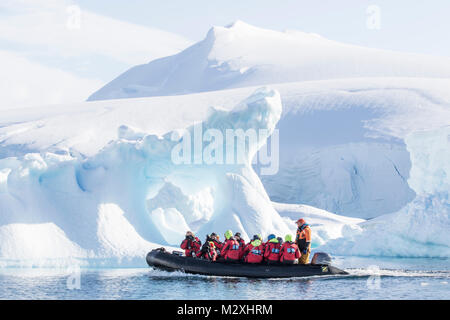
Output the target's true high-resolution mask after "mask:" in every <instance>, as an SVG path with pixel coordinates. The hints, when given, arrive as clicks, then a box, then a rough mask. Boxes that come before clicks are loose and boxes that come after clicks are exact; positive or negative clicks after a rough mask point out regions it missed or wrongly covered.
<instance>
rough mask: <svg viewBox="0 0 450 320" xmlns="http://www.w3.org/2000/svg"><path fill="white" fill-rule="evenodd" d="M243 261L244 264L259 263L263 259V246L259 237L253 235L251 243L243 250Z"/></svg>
mask: <svg viewBox="0 0 450 320" xmlns="http://www.w3.org/2000/svg"><path fill="white" fill-rule="evenodd" d="M243 256H244V261H245V262H246V263H261V262H262V261H263V259H264V244H263V243H262V242H261V237H260V236H259V235H254V236H253V239H252V241H250V243H249V244H247V246H246V247H245V249H244V253H243Z"/></svg>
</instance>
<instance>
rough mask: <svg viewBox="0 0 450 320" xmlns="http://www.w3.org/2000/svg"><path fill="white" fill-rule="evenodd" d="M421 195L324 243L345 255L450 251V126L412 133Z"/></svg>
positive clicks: (414, 179)
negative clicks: (395, 210)
mask: <svg viewBox="0 0 450 320" xmlns="http://www.w3.org/2000/svg"><path fill="white" fill-rule="evenodd" d="M406 144H407V148H408V150H409V152H410V153H411V162H412V168H411V176H410V178H409V181H408V182H409V185H410V186H411V187H412V188H413V189H414V191H415V192H416V197H415V198H414V200H413V201H411V202H410V203H408V204H407V205H406V206H405V207H404V208H402V209H401V210H399V211H398V212H396V213H393V214H389V215H384V216H381V217H378V218H376V219H373V220H370V221H368V222H365V223H362V224H360V225H359V226H357V227H353V228H350V229H349V230H346V231H345V232H344V234H343V235H344V237H342V238H339V239H336V240H334V241H331V242H330V243H328V244H327V245H325V247H324V249H325V250H329V251H332V252H335V253H341V254H345V255H368V256H369V255H379V256H401V257H447V258H448V257H450V233H449V230H450V200H449V192H450V174H449V172H450V152H449V150H450V126H446V127H442V128H439V129H435V130H428V131H418V132H415V133H412V134H410V135H409V136H408V137H407V138H406Z"/></svg>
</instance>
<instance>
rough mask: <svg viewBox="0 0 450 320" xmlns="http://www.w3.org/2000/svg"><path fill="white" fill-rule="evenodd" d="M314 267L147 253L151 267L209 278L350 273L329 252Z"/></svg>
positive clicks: (315, 259) (158, 251)
mask: <svg viewBox="0 0 450 320" xmlns="http://www.w3.org/2000/svg"><path fill="white" fill-rule="evenodd" d="M312 262H314V263H311V264H306V265H299V264H294V265H284V264H276V265H268V264H264V263H261V264H249V263H229V262H217V261H216V262H211V261H209V260H205V259H198V258H192V257H185V256H182V255H181V254H180V253H179V252H176V251H175V252H173V253H169V252H167V251H165V250H164V249H163V248H160V249H155V250H152V251H151V252H149V253H148V254H147V263H148V265H149V266H151V267H154V268H157V269H161V270H165V271H182V272H185V273H191V274H201V275H208V276H227V277H247V278H291V277H311V276H329V275H344V274H348V273H347V272H345V271H344V270H341V269H339V268H336V267H333V266H331V265H330V263H331V258H330V257H329V255H327V254H326V253H316V255H315V256H314V257H313V260H312Z"/></svg>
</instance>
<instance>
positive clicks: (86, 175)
mask: <svg viewBox="0 0 450 320" xmlns="http://www.w3.org/2000/svg"><path fill="white" fill-rule="evenodd" d="M281 112H282V107H281V99H280V95H279V93H278V92H277V91H275V90H271V89H267V88H261V89H259V90H257V91H256V92H255V93H254V94H252V95H251V96H250V97H249V98H247V99H245V100H244V101H242V102H241V103H239V104H238V105H237V106H236V107H235V108H234V109H232V110H231V111H227V110H223V109H218V108H212V109H210V111H209V116H208V117H207V119H206V120H204V121H203V122H200V123H197V124H194V125H191V126H189V127H187V128H186V129H181V130H173V131H170V132H168V133H166V134H164V135H155V134H145V133H142V132H139V131H138V130H137V129H135V128H131V127H127V126H125V125H122V126H120V127H119V128H118V136H119V138H117V139H116V140H113V141H111V142H110V143H109V144H107V145H106V146H105V147H104V148H103V149H101V150H100V151H99V152H98V153H96V154H95V155H93V156H90V157H83V156H82V155H79V154H78V155H77V154H67V153H66V154H64V153H63V154H58V153H52V152H42V153H26V154H25V155H24V156H21V157H8V158H3V159H0V173H1V174H0V212H1V215H0V265H1V266H23V265H25V266H48V265H50V266H54V265H65V264H80V265H85V266H93V265H96V266H97V265H99V266H143V265H145V259H144V257H145V254H146V253H147V252H148V251H149V250H150V249H152V248H155V247H156V246H160V245H161V244H163V245H166V246H178V245H179V243H180V242H181V240H182V239H183V237H184V232H185V231H186V229H187V228H189V229H192V230H194V231H197V234H198V235H199V236H201V237H203V236H204V235H206V233H210V232H212V231H214V232H216V233H218V234H223V233H224V232H225V230H226V229H232V230H233V231H235V232H237V231H240V232H241V233H242V234H243V236H244V237H246V238H247V239H248V238H249V237H250V236H252V235H253V234H255V233H261V234H262V235H267V234H269V233H273V232H275V233H278V234H285V233H287V232H289V228H288V227H287V225H286V223H285V221H284V220H283V219H281V217H280V216H279V214H278V213H277V211H275V209H273V207H272V205H271V202H270V199H269V197H268V195H267V193H266V192H265V190H264V187H263V185H262V183H261V181H260V180H259V178H258V176H257V175H256V173H255V172H254V171H253V168H252V164H251V161H252V159H253V157H254V156H255V154H256V152H257V151H258V149H259V148H260V147H261V146H262V145H263V144H264V143H265V142H266V139H267V138H268V137H269V136H270V135H271V134H272V133H273V131H274V129H275V126H276V124H277V122H278V120H279V119H280V116H281ZM199 126H201V128H203V130H204V131H205V135H206V132H208V129H213V130H215V131H212V132H213V133H216V134H222V135H223V136H225V135H226V133H227V132H228V130H234V131H239V130H241V131H242V132H248V130H259V131H258V132H263V134H262V135H260V136H259V137H258V139H257V140H256V141H254V140H251V139H248V140H246V142H247V144H246V148H244V149H242V150H241V152H238V151H239V150H238V145H237V144H236V145H233V146H234V149H233V148H231V149H229V148H228V145H227V146H226V148H223V153H224V156H225V157H226V156H227V154H228V153H229V152H233V154H234V155H236V159H235V160H236V161H235V162H226V163H220V162H218V163H215V162H206V160H208V159H207V157H206V159H203V160H204V161H203V162H201V161H200V162H199V163H198V162H197V160H198V159H201V158H204V157H205V156H208V152H206V150H210V151H211V150H214V151H215V152H218V151H219V149H220V148H215V149H214V148H211V145H212V144H213V142H214V140H212V139H210V138H211V137H209V138H205V140H206V141H208V142H209V144H207V145H206V146H205V147H204V148H200V149H199V148H197V146H196V145H195V141H194V142H193V143H192V142H191V141H190V140H188V139H187V138H188V137H193V136H195V134H196V133H197V130H198V128H199ZM186 141H187V142H186ZM179 146H186V147H187V149H189V150H191V151H192V154H190V155H188V156H189V157H188V158H187V160H189V161H187V162H181V163H179V162H176V161H174V150H177V151H179V148H178V147H179ZM208 147H209V149H208ZM187 149H186V150H187ZM186 150H181V151H183V152H185V151H186ZM183 152H182V153H183ZM183 159H184V160H186V158H183Z"/></svg>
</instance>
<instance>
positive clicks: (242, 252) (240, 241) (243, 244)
mask: <svg viewBox="0 0 450 320" xmlns="http://www.w3.org/2000/svg"><path fill="white" fill-rule="evenodd" d="M238 242H239V250H241V251H240V255H239V260H240V259H242V257H243V256H244V249H245V246H246V245H245V241H244V239H242V238H241V239H239V241H238Z"/></svg>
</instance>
